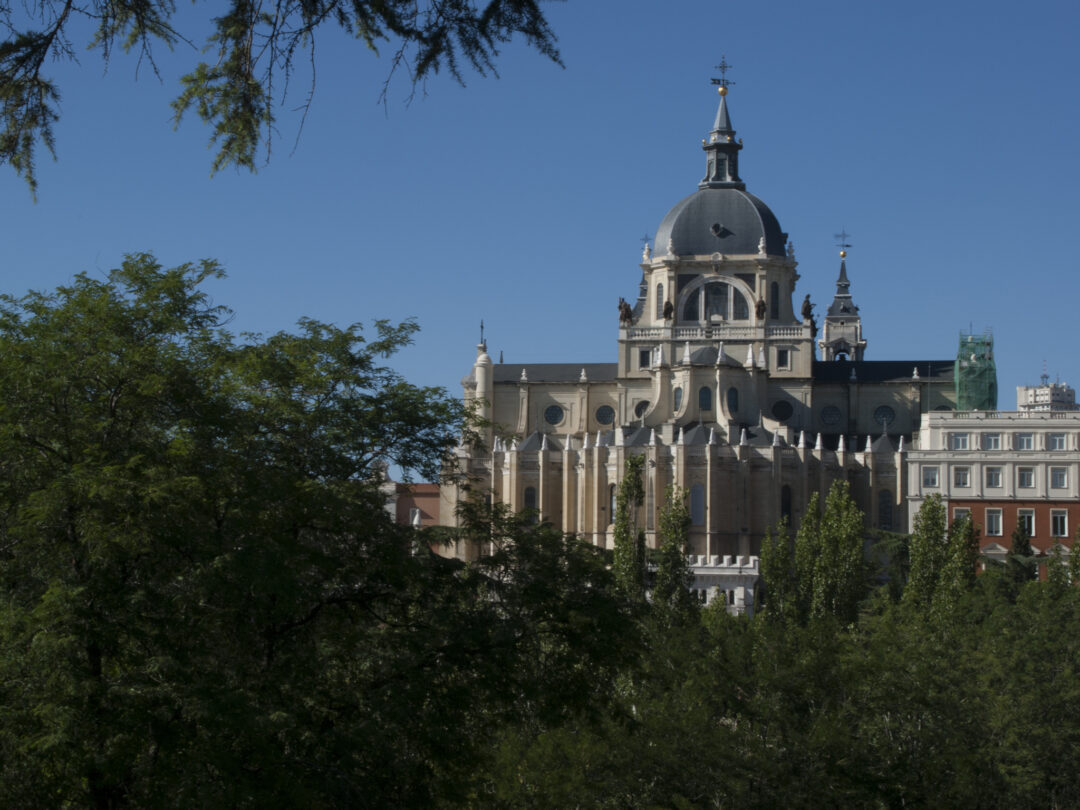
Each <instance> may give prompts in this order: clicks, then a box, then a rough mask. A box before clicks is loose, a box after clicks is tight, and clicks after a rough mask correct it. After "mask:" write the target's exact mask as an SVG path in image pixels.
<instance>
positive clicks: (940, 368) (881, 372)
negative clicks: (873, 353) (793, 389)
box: [812, 360, 955, 383]
mask: <svg viewBox="0 0 1080 810" xmlns="http://www.w3.org/2000/svg"><path fill="white" fill-rule="evenodd" d="M954 363H955V361H953V360H859V361H855V360H815V361H814V368H813V371H812V374H813V376H814V382H817V383H848V382H851V381H852V380H851V370H852V369H854V370H855V380H854V381H855V382H859V383H882V382H910V381H911V372H912V371H913V370H914V369H916V368H918V369H919V379H921V380H934V381H935V382H944V381H947V380H948V381H951V380H952V379H953V365H954Z"/></svg>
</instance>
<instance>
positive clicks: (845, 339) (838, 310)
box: [818, 234, 866, 361]
mask: <svg viewBox="0 0 1080 810" xmlns="http://www.w3.org/2000/svg"><path fill="white" fill-rule="evenodd" d="M843 236H844V237H845V238H846V236H847V234H843ZM843 247H844V248H847V247H850V245H847V244H844V245H843ZM818 348H819V349H820V350H821V359H822V360H826V361H828V360H862V359H863V352H864V351H865V350H866V341H865V340H864V339H863V335H862V318H860V317H859V308H858V307H857V306H855V302H854V301H853V300H852V299H851V282H850V281H848V277H847V250H846V249H842V250H841V251H840V277H839V278H837V279H836V295H835V296H834V297H833V301H832V303H831V304H830V305H829V311H828V313H826V315H825V325H824V328H823V329H822V335H821V340H819V341H818Z"/></svg>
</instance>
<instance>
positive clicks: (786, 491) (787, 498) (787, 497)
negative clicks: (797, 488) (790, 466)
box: [780, 484, 791, 523]
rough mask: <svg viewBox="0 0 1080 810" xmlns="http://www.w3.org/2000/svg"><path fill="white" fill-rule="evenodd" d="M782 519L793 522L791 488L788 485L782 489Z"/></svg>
mask: <svg viewBox="0 0 1080 810" xmlns="http://www.w3.org/2000/svg"><path fill="white" fill-rule="evenodd" d="M780 517H783V518H787V519H788V522H789V523H790V522H791V487H789V486H787V485H786V484H785V485H784V486H783V487H781V488H780Z"/></svg>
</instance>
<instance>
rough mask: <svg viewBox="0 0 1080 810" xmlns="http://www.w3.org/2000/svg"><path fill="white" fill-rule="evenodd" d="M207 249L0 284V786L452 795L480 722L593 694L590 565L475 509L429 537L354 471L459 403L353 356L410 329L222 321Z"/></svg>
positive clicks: (597, 669) (430, 467) (455, 417)
mask: <svg viewBox="0 0 1080 810" xmlns="http://www.w3.org/2000/svg"><path fill="white" fill-rule="evenodd" d="M217 275H220V270H219V269H218V268H217V266H216V265H215V264H213V263H212V262H203V263H201V264H198V265H184V266H182V267H178V268H175V269H172V270H166V269H163V268H161V267H160V266H159V265H158V264H157V263H156V262H155V261H154V260H153V258H152V257H150V256H147V255H137V256H132V257H129V258H128V259H127V260H126V261H125V262H124V265H123V266H122V267H121V268H119V269H117V270H114V271H113V272H111V273H110V274H109V276H108V278H107V279H105V280H94V279H91V278H89V277H87V276H83V275H80V276H77V277H76V278H75V280H74V281H73V283H72V284H71V285H70V286H67V287H63V288H61V289H59V290H57V291H56V292H54V293H48V294H45V293H32V294H30V295H28V296H26V297H24V298H22V299H19V300H15V299H12V298H4V299H3V300H2V303H0V459H2V460H0V464H2V465H3V474H2V475H0V804H2V805H3V806H6V807H54V806H100V807H105V806H107V807H122V806H131V807H157V806H176V807H203V806H211V807H218V806H222V807H239V806H250V807H263V806H302V807H325V806H432V805H433V804H435V803H437V802H438V801H447V802H450V803H460V802H461V801H464V797H465V795H466V793H467V792H468V785H469V784H470V783H471V782H472V780H473V779H474V778H475V774H476V772H477V770H478V769H479V768H480V767H481V763H482V762H484V761H485V758H486V757H487V756H488V751H489V749H490V746H491V744H492V740H493V739H494V738H495V736H496V734H497V733H499V732H500V730H501V729H503V728H504V727H505V726H506V725H507V724H513V725H516V726H521V727H531V728H543V727H544V726H545V725H546V724H553V723H560V722H563V721H565V720H566V719H567V718H571V717H575V716H577V715H579V714H583V713H588V712H594V711H597V710H599V709H600V708H602V707H603V706H604V705H605V704H604V694H603V685H604V684H606V683H609V682H610V681H611V680H612V679H613V678H614V676H615V672H616V669H617V668H618V667H619V666H620V665H621V663H622V662H623V661H625V659H626V657H627V656H628V655H629V654H630V651H632V650H633V649H634V642H633V639H632V635H633V624H632V623H630V622H627V621H625V617H624V616H623V615H622V614H621V612H620V607H619V605H620V602H619V601H618V600H616V599H615V598H614V595H613V585H612V581H611V575H610V573H609V572H608V571H607V570H606V566H605V564H604V560H603V558H602V557H601V555H599V554H598V553H597V552H596V551H595V550H594V549H591V548H589V547H585V546H583V545H582V544H581V543H579V542H578V541H576V540H573V539H569V538H564V537H562V536H560V535H558V533H555V532H552V530H551V529H550V528H549V527H532V526H529V525H527V524H526V523H524V522H522V521H521V520H520V519H518V518H515V517H513V516H508V515H506V514H505V513H503V512H501V511H497V510H496V511H490V512H482V511H481V512H473V513H470V514H467V515H465V516H464V522H465V527H466V528H465V531H468V532H470V533H472V534H474V535H477V536H484V537H486V538H488V539H489V540H490V541H491V542H492V543H493V545H494V548H495V552H494V553H493V554H492V555H491V556H490V557H487V558H484V559H482V560H480V561H478V562H476V563H475V564H472V565H468V566H466V565H463V564H461V563H459V562H456V561H452V560H446V559H443V558H440V557H437V556H435V555H434V554H432V553H431V552H430V551H429V550H428V543H427V541H426V537H425V534H424V533H418V532H416V531H414V530H412V529H411V528H408V527H403V526H398V525H397V524H395V523H394V522H393V520H392V518H391V517H390V516H389V515H388V513H387V511H386V509H385V508H384V502H383V498H382V496H381V495H380V492H379V486H380V484H381V483H382V470H383V466H384V465H385V464H386V463H396V464H399V465H403V466H405V467H412V468H414V469H416V470H417V471H419V472H421V473H423V474H430V473H432V472H434V471H436V470H437V467H438V465H439V462H440V459H441V458H442V457H443V453H444V451H446V450H447V449H448V448H450V447H451V446H452V444H453V442H454V440H455V435H456V433H457V432H458V429H459V426H460V421H461V409H460V406H459V405H458V404H457V403H456V402H455V401H454V400H451V399H450V398H449V397H448V396H447V395H446V393H445V392H444V391H442V390H440V389H427V388H417V387H415V386H411V385H409V384H408V383H406V382H405V381H404V380H402V379H401V378H400V377H399V376H398V375H397V374H396V373H395V372H393V371H392V370H391V369H389V368H387V367H385V366H384V365H382V364H381V362H380V358H382V357H386V356H388V355H390V354H392V353H393V352H394V351H395V350H396V349H397V348H399V347H400V346H401V345H403V344H404V343H406V342H407V341H408V340H409V338H410V336H411V334H412V333H413V331H414V329H415V327H414V326H412V325H411V324H404V325H402V326H391V325H389V324H378V325H377V327H376V329H375V332H374V334H373V336H372V337H371V339H366V338H365V336H364V334H363V332H362V331H361V330H360V328H359V327H357V326H353V327H349V328H347V329H339V328H336V327H332V326H328V325H325V324H318V323H315V322H312V321H304V322H302V324H301V329H300V331H299V333H297V334H285V333H282V334H278V335H274V336H272V337H270V338H268V339H265V340H263V339H258V338H249V339H248V340H247V342H245V343H237V342H236V341H235V340H234V339H233V338H232V336H230V335H229V334H228V333H227V332H225V331H224V329H223V324H224V323H225V321H226V320H227V318H228V312H227V311H226V310H224V309H222V308H220V307H215V306H213V305H211V303H210V299H209V297H208V295H207V294H206V292H204V291H203V289H202V285H203V283H204V282H205V281H207V280H208V279H210V278H212V277H214V276H217Z"/></svg>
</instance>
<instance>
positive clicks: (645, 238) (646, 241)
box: [638, 234, 652, 245]
mask: <svg viewBox="0 0 1080 810" xmlns="http://www.w3.org/2000/svg"><path fill="white" fill-rule="evenodd" d="M651 240H652V237H651V236H649V235H648V234H645V235H644V236H643V237H641V239H639V240H638V241H639V242H641V244H642V245H647V244H649V242H650V241H651Z"/></svg>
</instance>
